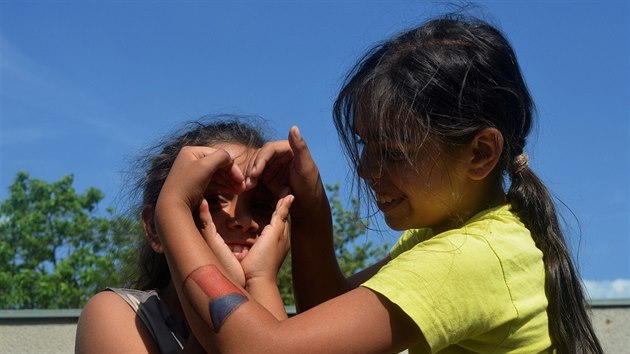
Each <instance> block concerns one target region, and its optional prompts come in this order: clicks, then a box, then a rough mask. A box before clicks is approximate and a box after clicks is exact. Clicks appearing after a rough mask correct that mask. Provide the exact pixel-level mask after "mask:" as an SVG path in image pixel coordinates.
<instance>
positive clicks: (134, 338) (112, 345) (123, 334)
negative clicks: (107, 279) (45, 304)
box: [75, 291, 157, 353]
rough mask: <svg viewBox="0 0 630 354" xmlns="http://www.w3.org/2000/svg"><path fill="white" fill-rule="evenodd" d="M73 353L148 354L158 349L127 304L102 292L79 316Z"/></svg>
mask: <svg viewBox="0 0 630 354" xmlns="http://www.w3.org/2000/svg"><path fill="white" fill-rule="evenodd" d="M75 351H76V352H77V353H83V352H138V353H151V352H157V348H156V347H155V344H154V343H153V340H152V339H151V335H150V334H149V332H148V331H147V330H146V328H145V327H144V324H142V321H141V320H140V319H139V318H138V317H137V316H136V313H135V311H134V310H133V309H132V308H131V307H130V306H129V304H128V303H127V302H126V301H125V300H124V299H123V298H121V297H120V296H119V295H118V294H116V293H114V292H112V291H103V292H100V293H98V294H96V295H94V297H92V298H91V299H90V300H89V301H88V303H87V304H86V305H85V307H84V308H83V311H82V312H81V316H80V317H79V322H78V325H77V337H76V343H75Z"/></svg>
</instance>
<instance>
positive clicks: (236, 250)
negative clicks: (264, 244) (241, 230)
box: [228, 243, 250, 262]
mask: <svg viewBox="0 0 630 354" xmlns="http://www.w3.org/2000/svg"><path fill="white" fill-rule="evenodd" d="M228 247H229V248H230V251H232V254H234V257H236V259H237V260H238V261H239V262H241V261H242V260H243V259H245V256H247V253H249V248H250V246H247V245H243V244H234V243H231V244H228Z"/></svg>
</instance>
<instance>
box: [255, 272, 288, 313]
mask: <svg viewBox="0 0 630 354" xmlns="http://www.w3.org/2000/svg"><path fill="white" fill-rule="evenodd" d="M245 290H247V292H248V293H249V294H250V295H251V296H252V297H253V298H254V299H255V300H256V301H257V302H258V303H260V304H261V305H262V306H263V307H264V308H266V309H267V310H268V311H269V312H271V314H272V315H273V316H274V317H275V318H277V319H278V320H284V319H287V318H288V316H287V312H286V310H285V308H284V303H283V302H282V296H281V295H280V290H278V285H277V283H276V281H275V279H250V280H248V281H247V284H246V286H245Z"/></svg>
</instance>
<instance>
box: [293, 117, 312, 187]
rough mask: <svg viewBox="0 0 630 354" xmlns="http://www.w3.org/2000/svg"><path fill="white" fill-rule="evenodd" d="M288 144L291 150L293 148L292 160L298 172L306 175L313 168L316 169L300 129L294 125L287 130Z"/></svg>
mask: <svg viewBox="0 0 630 354" xmlns="http://www.w3.org/2000/svg"><path fill="white" fill-rule="evenodd" d="M289 145H290V146H291V150H293V154H294V158H293V161H294V164H295V169H296V171H297V172H298V174H300V175H302V176H306V175H308V174H309V172H312V171H313V170H315V171H317V166H316V165H315V162H314V161H313V157H312V156H311V151H310V150H309V149H308V146H307V145H306V141H305V140H304V139H303V138H302V134H301V133H300V129H299V128H298V127H297V126H295V125H294V126H292V127H291V129H290V130H289Z"/></svg>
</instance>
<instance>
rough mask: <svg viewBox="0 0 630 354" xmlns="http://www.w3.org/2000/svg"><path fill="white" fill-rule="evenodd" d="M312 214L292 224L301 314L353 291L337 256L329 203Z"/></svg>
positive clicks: (296, 291)
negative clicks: (350, 290)
mask: <svg viewBox="0 0 630 354" xmlns="http://www.w3.org/2000/svg"><path fill="white" fill-rule="evenodd" d="M296 202H297V200H296ZM312 210H313V212H311V213H309V214H308V216H309V217H308V218H301V217H300V218H292V220H291V230H292V232H291V261H292V264H291V265H292V274H293V288H294V295H295V302H296V304H295V305H296V308H297V310H298V312H303V311H305V310H308V309H310V308H312V307H314V306H316V305H318V304H320V303H322V302H324V301H326V300H329V299H331V298H333V297H335V296H337V295H339V294H342V293H344V292H346V291H348V290H349V289H350V286H349V284H348V282H347V281H346V279H345V277H344V275H343V273H342V272H341V270H340V268H339V264H338V263H337V257H336V255H335V248H334V243H333V227H332V216H331V212H330V206H329V204H328V199H326V198H322V199H321V200H320V201H319V208H312Z"/></svg>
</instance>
